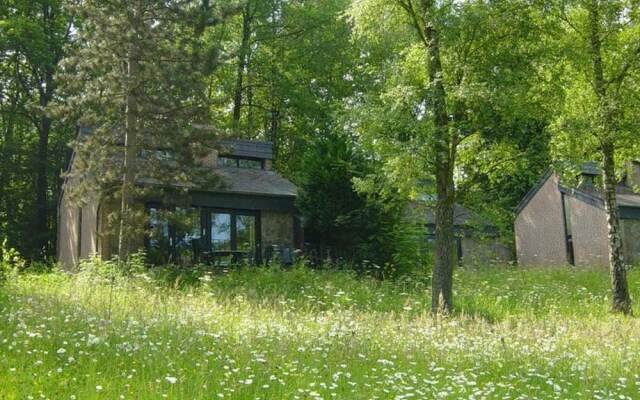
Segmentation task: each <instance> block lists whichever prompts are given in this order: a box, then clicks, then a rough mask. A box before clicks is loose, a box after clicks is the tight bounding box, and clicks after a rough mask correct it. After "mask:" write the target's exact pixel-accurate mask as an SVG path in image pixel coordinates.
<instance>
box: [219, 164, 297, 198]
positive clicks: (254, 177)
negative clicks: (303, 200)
mask: <svg viewBox="0 0 640 400" xmlns="http://www.w3.org/2000/svg"><path fill="white" fill-rule="evenodd" d="M214 171H215V173H216V174H218V175H219V176H220V177H221V178H222V181H223V186H222V187H220V188H216V189H215V190H213V192H223V193H237V194H247V195H260V196H278V197H295V196H296V195H297V189H296V186H295V185H294V184H293V183H291V182H290V181H289V180H287V179H285V178H284V177H282V176H281V175H280V174H278V173H277V172H274V171H267V170H262V169H246V168H216V169H215V170H214Z"/></svg>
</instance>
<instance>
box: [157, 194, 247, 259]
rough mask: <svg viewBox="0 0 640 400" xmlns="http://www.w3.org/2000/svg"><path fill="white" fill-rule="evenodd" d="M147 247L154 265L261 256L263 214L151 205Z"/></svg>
mask: <svg viewBox="0 0 640 400" xmlns="http://www.w3.org/2000/svg"><path fill="white" fill-rule="evenodd" d="M147 213H148V224H147V230H146V235H145V237H146V240H145V242H146V246H147V253H148V257H149V261H150V262H151V263H153V264H165V263H176V264H181V265H188V264H193V263H195V262H198V261H202V262H209V261H211V262H215V263H217V264H232V263H236V262H243V261H248V262H255V261H258V260H259V259H260V214H259V213H258V212H252V211H243V210H227V209H212V208H195V207H194V208H178V207H176V208H164V207H160V206H158V205H148V206H147Z"/></svg>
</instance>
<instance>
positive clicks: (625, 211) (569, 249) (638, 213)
mask: <svg viewBox="0 0 640 400" xmlns="http://www.w3.org/2000/svg"><path fill="white" fill-rule="evenodd" d="M599 175H600V172H599V170H598V168H597V167H596V166H595V164H594V163H588V164H585V166H584V167H583V168H582V172H581V174H580V176H579V182H578V184H577V185H576V187H570V186H566V185H563V184H562V183H561V182H560V179H559V177H558V175H557V174H556V173H554V172H552V171H548V172H547V173H546V174H545V175H544V176H543V177H542V179H541V180H540V181H539V183H538V184H537V185H536V186H534V187H533V188H532V189H531V190H530V191H529V193H527V195H526V196H525V197H524V198H523V199H522V201H521V202H520V204H519V206H518V208H517V215H516V220H515V235H516V252H517V256H518V264H519V265H522V266H532V265H565V264H571V265H577V266H606V265H608V263H609V251H608V238H607V219H606V214H605V210H604V202H603V200H602V195H601V193H600V191H599V190H598V189H597V187H598V180H599ZM639 183H640V165H639V164H638V163H637V162H634V163H632V164H631V165H630V169H629V172H628V173H627V175H626V176H625V178H624V179H623V181H622V182H620V184H619V185H618V187H617V188H616V192H617V199H618V208H619V211H620V225H621V236H622V249H623V254H624V257H625V260H626V262H628V263H633V262H637V261H640V195H638V194H636V193H634V189H635V188H637V186H638V184H639Z"/></svg>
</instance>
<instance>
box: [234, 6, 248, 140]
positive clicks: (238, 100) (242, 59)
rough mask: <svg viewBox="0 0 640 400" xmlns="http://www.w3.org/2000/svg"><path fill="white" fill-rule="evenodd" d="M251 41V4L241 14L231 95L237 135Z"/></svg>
mask: <svg viewBox="0 0 640 400" xmlns="http://www.w3.org/2000/svg"><path fill="white" fill-rule="evenodd" d="M250 39H251V2H250V1H247V5H246V7H245V9H244V12H243V13H242V41H241V43H240V52H239V54H238V70H237V71H236V87H235V90H234V95H233V132H234V133H235V134H236V135H237V134H238V130H239V128H240V118H241V116H242V92H243V90H244V87H243V79H244V74H245V70H246V69H247V57H248V54H249V40H250Z"/></svg>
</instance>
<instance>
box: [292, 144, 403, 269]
mask: <svg viewBox="0 0 640 400" xmlns="http://www.w3.org/2000/svg"><path fill="white" fill-rule="evenodd" d="M376 166H377V163H376V162H375V161H373V160H371V159H368V158H367V156H366V154H365V153H364V152H363V151H362V150H361V149H358V148H357V146H356V144H354V143H353V141H352V138H349V137H347V136H345V135H344V134H340V133H336V134H333V135H323V136H321V137H318V138H317V139H316V140H315V141H313V142H312V143H310V144H309V146H308V148H307V151H306V152H305V154H304V157H303V160H302V163H301V168H300V171H299V174H298V184H299V189H300V193H299V196H298V202H297V205H298V209H299V211H300V215H301V217H302V219H303V221H304V224H305V239H306V240H307V241H308V242H309V243H311V250H316V251H319V253H320V254H319V255H320V256H322V257H325V256H330V257H332V258H334V259H335V258H338V257H339V258H342V259H343V260H344V261H346V262H350V263H353V264H355V266H357V267H366V266H368V265H375V266H377V267H378V268H379V267H381V266H385V265H388V264H390V263H392V262H393V259H392V257H393V256H394V254H395V253H396V247H397V246H396V244H397V243H395V239H397V238H395V237H392V235H393V233H395V231H394V229H395V228H396V227H397V226H398V225H399V224H400V222H401V217H402V215H403V211H404V209H403V207H402V206H403V205H404V202H402V201H401V200H400V199H399V198H398V196H396V198H392V197H391V196H387V197H383V196H381V195H379V194H378V195H377V196H373V195H370V194H369V192H368V191H362V190H359V188H358V183H359V182H361V181H362V180H364V179H366V178H367V177H369V176H371V175H373V174H374V172H375V170H376ZM366 184H371V182H366ZM374 184H375V183H374ZM377 272H389V271H377Z"/></svg>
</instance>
